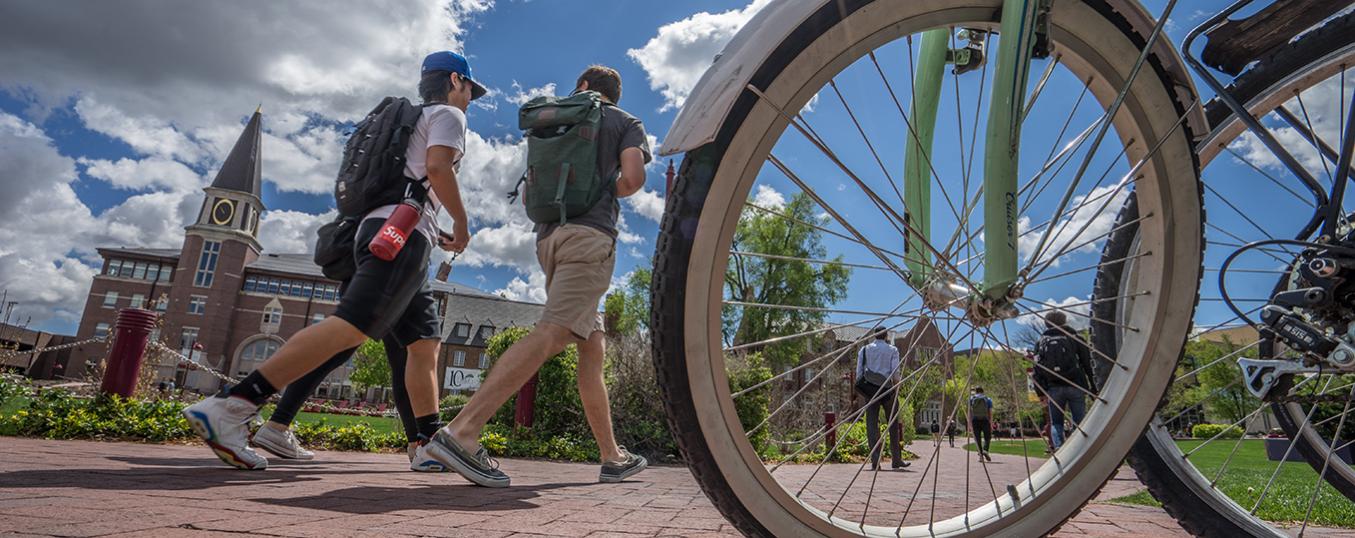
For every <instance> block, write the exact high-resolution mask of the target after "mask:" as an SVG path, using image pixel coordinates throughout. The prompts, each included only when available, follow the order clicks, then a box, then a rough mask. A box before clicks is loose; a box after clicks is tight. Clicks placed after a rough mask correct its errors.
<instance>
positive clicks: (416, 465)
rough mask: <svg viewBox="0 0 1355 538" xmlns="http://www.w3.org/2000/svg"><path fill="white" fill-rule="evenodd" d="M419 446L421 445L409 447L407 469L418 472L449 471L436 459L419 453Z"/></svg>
mask: <svg viewBox="0 0 1355 538" xmlns="http://www.w3.org/2000/svg"><path fill="white" fill-rule="evenodd" d="M421 446H423V445H418V446H414V447H410V448H409V470H411V471H417V472H420V473H446V472H449V471H451V469H448V468H447V466H446V465H443V464H442V463H441V462H439V461H438V460H435V459H433V458H430V457H428V456H424V455H423V454H420V452H422V451H421V450H419V447H421ZM420 456H422V457H420Z"/></svg>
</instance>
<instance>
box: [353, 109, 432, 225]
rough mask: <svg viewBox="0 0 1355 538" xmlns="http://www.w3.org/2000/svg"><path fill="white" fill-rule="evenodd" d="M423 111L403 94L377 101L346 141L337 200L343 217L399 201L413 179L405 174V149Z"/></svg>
mask: <svg viewBox="0 0 1355 538" xmlns="http://www.w3.org/2000/svg"><path fill="white" fill-rule="evenodd" d="M422 113H423V109H422V108H421V107H416V106H414V105H413V104H410V102H409V100H408V99H405V98H403V97H387V98H385V99H382V100H381V104H379V105H376V108H373V109H372V111H371V112H369V113H367V117H365V118H363V119H362V121H360V122H358V125H357V129H356V130H355V131H353V135H352V136H350V137H349V138H348V143H347V144H346V145H344V149H343V161H342V163H341V164H340V166H339V176H338V179H337V180H336V181H335V182H334V200H335V202H336V203H337V205H338V209H339V216H340V217H356V218H361V217H362V216H363V215H365V214H366V213H367V212H368V211H371V210H373V209H376V208H378V207H381V206H383V205H391V204H398V203H400V200H402V199H404V196H405V189H406V188H407V187H408V186H409V184H410V182H411V181H413V180H411V179H409V178H407V177H405V150H407V149H408V148H409V139H410V136H411V135H413V134H414V127H415V125H416V124H417V123H418V121H419V116H420V115H421V114H422Z"/></svg>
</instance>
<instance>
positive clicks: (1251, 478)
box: [1116, 439, 1355, 527]
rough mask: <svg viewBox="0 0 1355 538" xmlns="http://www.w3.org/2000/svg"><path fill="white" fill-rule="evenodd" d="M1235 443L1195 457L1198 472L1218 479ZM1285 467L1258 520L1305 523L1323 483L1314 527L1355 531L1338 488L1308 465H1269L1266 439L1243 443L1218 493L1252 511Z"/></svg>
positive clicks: (1136, 500) (1135, 499) (1187, 446)
mask: <svg viewBox="0 0 1355 538" xmlns="http://www.w3.org/2000/svg"><path fill="white" fill-rule="evenodd" d="M1202 442H1203V441H1200V440H1181V441H1177V442H1176V444H1177V445H1178V446H1180V447H1181V450H1182V451H1187V452H1188V451H1190V450H1192V449H1194V448H1195V447H1197V446H1199V445H1200V444H1201V443H1202ZM1235 445H1236V441H1224V440H1219V441H1215V442H1213V443H1210V444H1209V445H1207V446H1205V447H1204V448H1202V449H1200V450H1199V451H1198V452H1195V453H1193V454H1191V455H1190V459H1191V461H1192V462H1194V463H1195V467H1196V468H1197V469H1200V471H1201V472H1203V473H1205V476H1208V477H1211V478H1212V477H1213V476H1214V475H1215V473H1217V472H1218V470H1219V468H1220V467H1222V466H1223V463H1224V461H1226V460H1228V454H1229V453H1230V452H1232V450H1233V447H1234V446H1235ZM1276 465H1280V474H1279V475H1278V476H1276V478H1275V483H1274V484H1273V485H1271V487H1270V490H1269V491H1268V492H1267V493H1266V499H1265V501H1264V502H1262V503H1261V506H1260V508H1259V509H1258V510H1257V512H1256V514H1257V515H1258V516H1261V517H1262V518H1264V519H1267V520H1270V521H1282V522H1298V521H1303V517H1304V514H1305V513H1306V512H1307V510H1308V502H1309V499H1311V498H1312V496H1313V490H1314V485H1316V484H1317V483H1318V482H1321V486H1320V487H1319V488H1318V490H1317V500H1316V501H1315V502H1314V505H1313V516H1312V519H1311V522H1312V523H1314V524H1317V525H1327V526H1340V527H1355V502H1351V501H1350V500H1349V499H1347V498H1346V497H1345V496H1343V495H1341V494H1340V493H1338V492H1337V491H1336V490H1335V489H1334V488H1332V487H1331V486H1329V485H1327V483H1326V482H1323V481H1320V480H1319V479H1318V477H1317V472H1315V471H1313V468H1312V467H1310V466H1309V465H1308V464H1307V463H1306V462H1285V463H1283V464H1280V463H1279V462H1274V461H1270V460H1268V459H1266V447H1265V440H1264V439H1244V440H1243V441H1242V444H1241V445H1240V446H1238V447H1237V454H1235V455H1234V456H1233V459H1232V461H1230V462H1228V468H1227V470H1226V471H1225V472H1224V474H1223V476H1222V477H1221V478H1220V479H1219V482H1218V485H1217V487H1218V488H1219V489H1220V490H1222V491H1223V492H1224V493H1226V494H1227V495H1228V496H1229V497H1231V498H1232V499H1233V500H1234V501H1237V503H1238V504H1239V505H1241V506H1243V507H1244V508H1248V509H1250V508H1251V507H1252V506H1253V505H1255V504H1256V499H1257V498H1258V497H1260V496H1261V490H1262V489H1264V488H1265V485H1266V482H1267V481H1269V480H1270V475H1271V474H1272V473H1274V472H1275V467H1276ZM1145 498H1148V499H1151V497H1150V496H1147V495H1131V496H1129V497H1121V498H1119V499H1116V500H1117V501H1123V502H1127V503H1133V504H1144V503H1143V502H1141V501H1143V500H1145Z"/></svg>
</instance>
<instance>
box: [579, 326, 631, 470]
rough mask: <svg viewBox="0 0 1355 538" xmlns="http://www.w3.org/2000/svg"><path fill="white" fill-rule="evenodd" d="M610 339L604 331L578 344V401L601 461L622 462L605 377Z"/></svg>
mask: <svg viewBox="0 0 1355 538" xmlns="http://www.w3.org/2000/svg"><path fill="white" fill-rule="evenodd" d="M606 349H607V337H606V335H604V334H603V333H602V331H593V334H592V335H589V337H588V340H587V341H585V342H583V343H581V344H579V373H578V377H579V400H580V401H582V402H583V414H584V416H585V417H587V418H588V427H589V428H592V430H593V438H594V439H597V442H598V452H599V454H600V455H601V456H602V461H603V462H604V463H605V462H609V461H621V459H622V456H621V448H620V447H618V446H616V436H615V435H613V434H612V409H611V403H610V402H609V401H608V399H607V383H606V381H605V380H604V379H603V376H602V365H603V362H604V361H605V356H606V353H605V351H606Z"/></svg>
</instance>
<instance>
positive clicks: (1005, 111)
mask: <svg viewBox="0 0 1355 538" xmlns="http://www.w3.org/2000/svg"><path fill="white" fill-rule="evenodd" d="M1041 4H1042V0H1008V1H1007V2H1005V3H1004V4H1003V7H1002V23H1001V29H1000V33H999V35H1000V36H1001V37H1002V39H1001V40H1000V42H999V43H998V50H997V68H996V70H995V73H994V79H993V93H992V98H991V100H990V105H989V110H988V132H987V134H986V136H985V137H984V143H985V147H984V159H983V193H984V194H983V196H984V200H983V219H984V223H985V225H984V231H983V241H984V258H983V263H984V271H983V285H982V287H983V289H981V290H975V291H978V292H980V293H981V294H982V295H983V296H984V297H986V298H988V299H994V300H997V299H1001V298H1002V297H1004V296H1006V295H1007V293H1008V291H1009V290H1010V289H1011V287H1012V285H1013V284H1014V283H1015V282H1016V279H1017V251H1016V245H1017V236H1018V233H1019V231H1018V230H1017V199H1016V191H1017V180H1016V173H1017V165H1018V159H1017V157H1018V155H1019V151H1020V121H1021V115H1022V110H1023V107H1024V105H1025V95H1026V84H1027V81H1028V79H1029V74H1030V73H1029V72H1030V59H1031V54H1032V51H1033V49H1034V45H1035V33H1036V32H1035V26H1036V25H1035V19H1036V15H1037V12H1038V11H1039V9H1040V5H1041ZM948 41H949V31H948V30H946V29H935V30H929V31H927V32H924V33H923V35H922V47H921V49H920V51H919V53H918V63H917V67H916V72H915V73H914V80H915V82H914V90H913V92H914V93H913V102H912V114H913V117H912V122H911V129H910V132H909V136H908V138H907V141H906V142H905V154H904V156H905V160H904V203H905V204H906V205H907V206H908V207H907V213H908V215H909V217H908V220H909V226H910V228H911V230H910V233H909V237H908V241H907V243H908V253H909V261H908V265H909V269H910V270H911V272H912V283H913V284H914V285H915V286H919V287H921V286H923V285H925V284H926V282H927V279H928V277H929V276H930V275H931V274H932V273H933V272H934V271H935V268H934V267H932V263H931V262H932V260H931V258H932V257H931V252H930V249H928V248H927V247H926V245H929V244H931V243H930V241H931V224H930V223H931V173H930V172H931V169H932V163H931V161H930V155H931V146H932V138H933V135H934V134H935V131H936V113H937V108H938V107H939V105H940V96H941V81H942V79H943V78H944V76H945V66H946V57H947V53H948V52H949V43H948Z"/></svg>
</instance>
